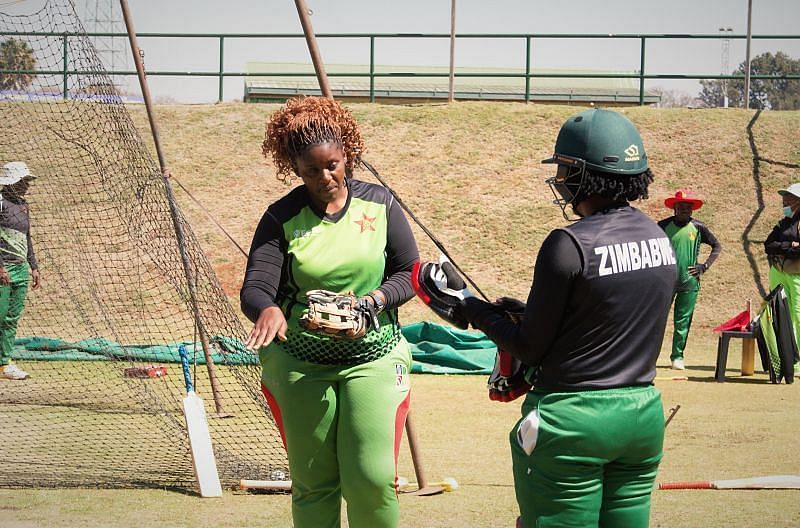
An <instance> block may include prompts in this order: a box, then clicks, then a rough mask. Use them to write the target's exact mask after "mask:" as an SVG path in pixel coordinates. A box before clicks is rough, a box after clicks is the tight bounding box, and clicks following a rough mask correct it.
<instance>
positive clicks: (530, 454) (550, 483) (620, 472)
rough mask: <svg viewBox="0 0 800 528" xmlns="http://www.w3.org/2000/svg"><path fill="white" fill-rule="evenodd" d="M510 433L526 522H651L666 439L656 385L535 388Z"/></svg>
mask: <svg viewBox="0 0 800 528" xmlns="http://www.w3.org/2000/svg"><path fill="white" fill-rule="evenodd" d="M510 440H511V459H512V462H513V465H514V487H515V491H516V495H517V503H518V504H519V509H520V514H521V521H522V526H524V528H550V527H575V528H591V527H604V528H643V527H646V526H648V523H649V517H650V493H651V490H652V488H653V483H654V482H655V478H656V473H657V471H658V464H659V462H660V461H661V455H662V446H663V442H664V410H663V406H662V403H661V395H660V393H659V392H658V390H657V389H656V388H655V387H653V386H647V387H625V388H618V389H606V390H595V391H580V392H552V393H543V392H536V391H534V392H530V393H529V394H528V396H527V397H526V398H525V402H524V403H523V405H522V418H521V419H520V420H519V422H517V424H516V426H515V427H514V428H513V429H512V430H511V435H510Z"/></svg>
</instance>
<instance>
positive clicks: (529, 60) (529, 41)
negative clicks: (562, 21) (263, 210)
mask: <svg viewBox="0 0 800 528" xmlns="http://www.w3.org/2000/svg"><path fill="white" fill-rule="evenodd" d="M3 36H12V37H21V36H34V37H50V38H60V39H62V41H63V65H64V66H63V68H62V69H60V70H2V69H0V74H15V73H16V74H23V73H25V74H31V73H35V74H50V75H61V76H63V96H64V98H67V97H68V95H69V92H68V84H67V80H68V78H69V76H71V75H81V74H85V73H86V72H85V71H76V70H70V69H69V68H68V64H69V56H68V49H69V41H68V39H70V38H76V37H85V36H89V37H127V34H125V33H102V32H101V33H86V34H79V33H59V34H53V33H43V32H7V31H4V32H0V37H3ZM316 36H317V38H318V39H343V38H344V39H365V40H367V41H368V43H369V72H363V73H357V72H349V73H330V72H329V73H328V76H329V77H337V76H339V77H368V78H369V98H370V101H372V102H374V101H375V80H376V79H377V78H381V77H417V78H436V77H449V73H444V72H443V73H436V72H414V71H390V72H378V71H376V69H375V65H376V59H375V42H376V40H377V39H417V38H425V39H450V34H449V33H319V34H317V35H316ZM137 37H138V38H140V39H148V38H178V39H217V41H218V50H219V52H218V55H217V69H216V70H209V71H166V70H164V71H161V70H148V71H147V75H152V76H171V77H180V76H189V77H216V78H217V79H218V99H217V101H218V102H221V101H222V100H223V95H224V86H223V84H224V80H225V78H226V77H248V76H250V77H314V76H315V73H313V72H308V71H297V72H286V71H280V72H268V71H267V72H258V73H253V72H243V71H226V70H225V42H226V41H230V40H233V39H304V38H305V37H304V35H303V34H302V33H225V34H220V33H137ZM455 38H456V40H465V39H511V40H519V41H521V42H522V43H524V48H525V66H524V73H523V72H520V73H498V72H490V71H486V72H485V73H483V72H460V73H459V72H457V71H456V72H455V77H458V78H499V77H510V78H523V79H524V80H525V92H524V100H525V101H526V102H528V101H530V100H531V98H532V96H533V95H534V94H532V93H531V86H530V85H531V80H532V79H536V78H568V79H587V78H588V79H637V80H638V85H639V101H638V102H639V104H640V105H643V104H644V100H645V89H644V85H645V81H646V80H651V79H669V80H692V79H694V80H700V79H720V80H722V79H724V80H736V79H739V80H743V79H744V75H733V74H730V75H723V74H713V73H702V74H685V73H666V74H665V73H658V74H651V73H647V72H646V53H645V51H646V49H647V43H648V41H656V40H676V39H680V40H746V38H747V36H746V35H731V34H708V35H703V34H700V35H690V34H651V35H643V34H590V33H587V34H566V33H541V34H539V33H536V34H534V33H531V34H507V33H505V34H504V33H499V34H498V33H494V34H490V33H461V34H456V36H455ZM544 39H596V40H608V39H618V40H638V41H639V69H638V71H636V72H632V73H591V72H587V73H577V72H568V73H555V72H534V71H533V68H532V65H533V43H534V41H535V40H544ZM751 39H752V40H800V35H752V36H751ZM106 73H108V74H109V75H122V76H129V75H134V76H135V75H136V72H135V71H133V70H125V71H107V72H106ZM750 78H751V79H764V80H795V79H800V75H797V74H791V75H781V76H775V75H751V76H750Z"/></svg>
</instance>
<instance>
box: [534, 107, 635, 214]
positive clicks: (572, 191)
mask: <svg viewBox="0 0 800 528" xmlns="http://www.w3.org/2000/svg"><path fill="white" fill-rule="evenodd" d="M542 163H557V164H558V169H557V171H556V175H555V176H554V177H552V178H548V179H547V180H546V182H547V184H548V185H550V188H551V189H552V191H553V195H554V197H555V200H554V201H553V203H555V204H556V205H558V206H559V207H560V208H561V212H562V213H563V214H564V218H567V219H568V220H573V218H570V217H569V216H568V215H567V212H566V207H567V205H569V204H572V206H573V210H574V209H575V205H576V201H577V200H579V199H580V198H579V196H580V195H581V194H580V193H581V189H582V187H583V183H584V181H585V179H586V172H587V170H589V171H591V172H592V173H593V174H597V175H598V176H601V177H602V176H603V175H604V174H607V175H609V176H611V177H617V178H618V177H623V178H624V177H625V176H636V175H638V174H642V173H643V172H645V171H647V169H648V165H647V154H645V151H644V145H643V144H642V137H641V136H640V135H639V131H638V130H637V129H636V127H635V126H634V125H633V123H631V122H630V121H629V120H628V118H627V117H625V116H623V115H622V114H619V113H617V112H613V111H611V110H603V109H599V108H592V109H590V110H586V111H584V112H581V113H579V114H575V115H574V116H572V117H570V118H569V119H567V122H566V123H564V124H563V125H562V126H561V131H560V132H559V133H558V138H557V139H556V148H555V153H554V154H553V157H552V158H549V159H546V160H544V161H542Z"/></svg>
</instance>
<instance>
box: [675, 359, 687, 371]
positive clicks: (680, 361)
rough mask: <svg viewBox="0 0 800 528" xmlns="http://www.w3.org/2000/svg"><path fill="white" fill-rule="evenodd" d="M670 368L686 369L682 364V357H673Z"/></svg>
mask: <svg viewBox="0 0 800 528" xmlns="http://www.w3.org/2000/svg"><path fill="white" fill-rule="evenodd" d="M672 368H673V369H674V370H686V365H684V364H683V360H682V359H674V360H673V361H672Z"/></svg>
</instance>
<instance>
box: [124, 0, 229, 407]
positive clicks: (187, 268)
mask: <svg viewBox="0 0 800 528" xmlns="http://www.w3.org/2000/svg"><path fill="white" fill-rule="evenodd" d="M120 6H121V7H122V16H123V18H124V19H125V28H126V30H127V32H128V40H129V41H130V45H131V52H132V54H133V61H134V63H135V64H136V74H137V76H138V77H139V86H140V87H141V90H142V97H143V98H144V104H145V109H146V110H147V120H148V121H149V122H150V132H151V133H152V135H153V142H154V143H155V147H156V154H157V155H158V165H159V167H160V168H161V176H162V179H163V181H164V187H165V189H166V192H167V201H168V202H169V212H170V216H171V217H172V225H173V227H174V228H175V236H176V237H177V243H178V252H179V253H180V256H181V263H182V264H183V271H184V274H185V275H186V282H187V286H188V288H189V303H190V305H191V308H192V315H193V316H194V322H195V325H196V326H197V333H198V335H199V337H200V344H201V346H202V347H203V354H204V356H205V359H206V369H207V370H208V379H209V382H210V384H211V392H212V394H213V397H214V406H215V407H216V411H217V415H218V416H229V414H228V413H226V412H225V409H224V404H223V401H222V391H221V389H220V386H219V380H218V379H217V373H216V368H215V366H214V360H213V358H212V356H211V346H210V344H209V340H208V333H207V332H206V328H205V325H204V324H203V320H202V319H201V318H200V308H199V306H198V303H197V289H196V287H195V282H194V280H193V276H194V274H193V272H192V267H191V265H190V263H189V256H188V255H187V254H186V243H185V241H186V237H185V235H184V232H183V225H182V224H181V221H180V218H179V215H178V205H177V202H176V201H175V193H174V192H173V191H172V184H171V183H170V171H169V167H168V166H167V162H166V158H165V157H164V150H163V149H162V148H161V139H160V136H159V133H158V124H157V123H156V117H155V113H154V112H153V105H152V102H151V97H150V87H149V86H148V84H147V76H146V75H145V72H144V64H143V62H142V55H141V49H140V48H139V42H138V39H137V38H136V32H135V30H134V29H133V19H132V17H131V15H130V10H129V9H128V1H127V0H120Z"/></svg>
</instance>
